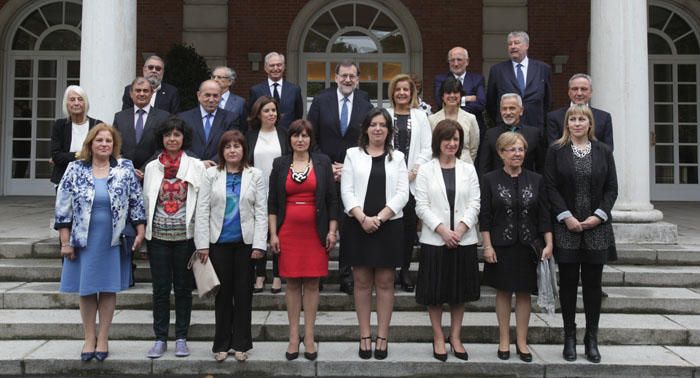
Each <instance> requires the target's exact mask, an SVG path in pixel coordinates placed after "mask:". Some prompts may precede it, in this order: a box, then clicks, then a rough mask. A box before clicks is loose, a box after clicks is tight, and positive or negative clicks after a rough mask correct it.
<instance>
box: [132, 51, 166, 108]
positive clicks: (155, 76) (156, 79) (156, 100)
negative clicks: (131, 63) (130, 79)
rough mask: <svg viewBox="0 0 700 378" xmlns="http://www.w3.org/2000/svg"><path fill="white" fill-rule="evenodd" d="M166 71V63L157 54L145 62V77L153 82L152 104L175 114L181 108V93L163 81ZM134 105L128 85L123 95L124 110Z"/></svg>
mask: <svg viewBox="0 0 700 378" xmlns="http://www.w3.org/2000/svg"><path fill="white" fill-rule="evenodd" d="M164 73H165V63H164V62H163V59H161V58H160V57H159V56H157V55H151V56H150V57H149V58H148V59H146V63H144V64H143V77H145V78H146V79H147V80H148V81H149V82H151V86H152V87H153V96H151V106H152V107H155V108H157V109H161V110H165V111H166V112H168V113H170V114H175V113H177V112H178V111H179V110H180V94H179V93H178V92H177V88H175V87H174V86H172V85H170V84H168V83H163V74H164ZM132 106H134V102H133V101H132V99H131V86H130V85H127V86H126V87H125V88H124V95H123V96H122V110H124V109H130V108H131V107H132Z"/></svg>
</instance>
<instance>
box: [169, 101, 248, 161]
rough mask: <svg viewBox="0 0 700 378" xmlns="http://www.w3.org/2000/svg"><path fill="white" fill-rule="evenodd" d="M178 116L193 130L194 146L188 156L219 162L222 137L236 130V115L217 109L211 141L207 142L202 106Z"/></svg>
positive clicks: (210, 134)
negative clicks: (229, 131)
mask: <svg viewBox="0 0 700 378" xmlns="http://www.w3.org/2000/svg"><path fill="white" fill-rule="evenodd" d="M177 116H178V117H179V118H180V119H181V120H183V121H185V123H186V124H187V126H189V127H190V128H191V129H192V146H191V147H190V150H189V151H187V154H188V155H190V156H193V157H196V158H198V159H200V160H212V161H216V162H218V161H219V156H218V148H219V140H221V136H222V135H223V134H224V132H226V131H228V130H233V129H234V128H235V126H236V124H235V122H236V119H235V117H234V115H233V114H231V112H228V111H226V110H223V109H218V108H217V110H216V115H214V122H212V124H211V131H210V132H209V140H205V138H204V126H203V125H202V112H201V106H200V105H198V106H197V107H194V108H192V109H190V110H187V111H184V112H182V113H179V114H178V115H177Z"/></svg>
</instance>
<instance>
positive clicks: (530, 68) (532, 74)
mask: <svg viewBox="0 0 700 378" xmlns="http://www.w3.org/2000/svg"><path fill="white" fill-rule="evenodd" d="M536 76H539V75H538V72H537V67H535V61H534V60H532V59H529V58H528V65H527V80H525V93H527V92H528V90H529V89H530V88H532V87H533V85H532V83H533V82H534V81H535V79H536ZM525 93H523V95H525Z"/></svg>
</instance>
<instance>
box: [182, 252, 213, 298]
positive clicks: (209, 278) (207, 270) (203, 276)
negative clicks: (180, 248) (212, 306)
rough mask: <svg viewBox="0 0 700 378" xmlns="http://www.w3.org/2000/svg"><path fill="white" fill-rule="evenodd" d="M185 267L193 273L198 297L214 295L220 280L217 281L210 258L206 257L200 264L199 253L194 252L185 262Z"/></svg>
mask: <svg viewBox="0 0 700 378" xmlns="http://www.w3.org/2000/svg"><path fill="white" fill-rule="evenodd" d="M187 269H190V270H191V271H192V273H193V274H194V280H195V281H196V282H197V294H198V295H199V297H200V298H203V297H213V296H215V295H216V293H217V292H218V291H219V286H221V282H219V277H217V276H216V271H215V270H214V266H213V265H211V260H210V259H207V262H206V263H204V264H202V260H200V259H199V255H198V254H197V253H196V252H195V253H193V254H192V257H190V261H189V262H188V263H187Z"/></svg>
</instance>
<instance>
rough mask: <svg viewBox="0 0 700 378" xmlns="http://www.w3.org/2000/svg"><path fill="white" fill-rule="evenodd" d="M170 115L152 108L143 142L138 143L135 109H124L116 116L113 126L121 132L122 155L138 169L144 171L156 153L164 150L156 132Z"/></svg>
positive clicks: (144, 127) (142, 136)
mask: <svg viewBox="0 0 700 378" xmlns="http://www.w3.org/2000/svg"><path fill="white" fill-rule="evenodd" d="M169 116H170V114H169V113H168V112H166V111H164V110H160V109H157V108H154V107H151V110H150V111H149V112H148V118H146V124H145V125H143V134H141V141H140V142H139V143H136V133H135V131H134V126H135V125H134V107H133V106H132V107H131V108H129V109H124V110H122V111H120V112H118V113H117V114H115V115H114V123H113V124H112V126H114V128H116V129H117V130H119V133H120V134H121V136H122V155H123V156H124V157H125V158H127V159H131V160H132V161H133V162H134V167H136V169H141V170H142V169H143V168H144V166H145V165H146V163H148V162H149V161H150V160H151V158H152V157H153V155H154V154H155V153H156V151H158V150H160V149H161V148H162V141H160V140H156V135H155V133H156V130H157V129H158V126H160V124H161V123H163V122H165V121H166V120H167V119H168V117H169Z"/></svg>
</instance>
